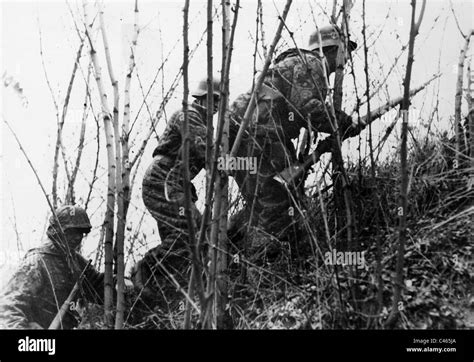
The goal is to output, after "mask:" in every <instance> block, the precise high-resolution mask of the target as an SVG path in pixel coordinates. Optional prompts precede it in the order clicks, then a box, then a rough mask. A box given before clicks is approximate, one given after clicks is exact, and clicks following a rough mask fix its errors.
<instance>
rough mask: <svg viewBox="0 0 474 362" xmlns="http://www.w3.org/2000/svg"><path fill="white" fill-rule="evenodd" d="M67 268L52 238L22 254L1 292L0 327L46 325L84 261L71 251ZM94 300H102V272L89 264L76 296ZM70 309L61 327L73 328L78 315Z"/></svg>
mask: <svg viewBox="0 0 474 362" xmlns="http://www.w3.org/2000/svg"><path fill="white" fill-rule="evenodd" d="M71 253H72V256H71V264H72V265H73V267H72V268H73V270H71V269H70V268H69V267H68V263H67V261H66V257H65V254H64V253H63V252H62V251H61V250H60V249H59V248H58V247H57V246H55V245H54V244H53V243H52V242H51V241H49V240H48V242H47V243H45V244H43V245H42V246H41V247H39V248H35V249H31V250H29V251H28V252H27V254H26V255H25V258H24V260H23V261H22V263H21V265H20V267H19V269H18V270H17V271H16V272H15V273H14V275H13V276H12V278H11V279H10V280H9V282H8V283H7V285H6V286H5V288H4V289H3V291H2V292H1V293H0V328H4V329H23V328H31V326H30V323H34V322H35V323H38V324H39V325H40V326H41V327H43V328H48V327H49V325H50V324H51V322H52V321H53V319H54V317H55V316H56V314H57V313H58V311H59V308H61V306H62V304H63V303H64V301H65V300H66V299H67V297H68V296H69V293H70V292H71V290H72V289H73V287H74V284H75V283H76V281H77V280H78V278H79V275H80V274H81V272H82V270H83V269H84V268H85V266H86V264H87V261H86V260H85V259H84V258H83V257H82V256H81V255H80V254H79V253H77V252H73V251H71ZM80 297H81V298H85V299H87V300H89V301H93V302H95V303H102V300H103V274H101V273H98V272H97V271H95V270H94V269H93V268H92V267H89V268H88V270H87V272H86V273H85V278H84V279H83V282H82V285H81V288H80V292H79V293H77V295H76V298H75V300H74V301H77V299H78V298H80ZM73 309H74V308H69V310H68V312H67V313H66V315H65V316H64V318H63V323H62V329H72V328H74V327H75V326H76V325H77V323H78V321H77V317H78V314H77V312H75V311H74V310H73Z"/></svg>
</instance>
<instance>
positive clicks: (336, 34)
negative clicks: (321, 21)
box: [308, 25, 357, 51]
mask: <svg viewBox="0 0 474 362" xmlns="http://www.w3.org/2000/svg"><path fill="white" fill-rule="evenodd" d="M319 34H321V44H320V43H319ZM341 43H342V39H341V36H340V31H339V29H338V28H337V27H336V26H334V25H327V26H323V27H322V28H320V29H319V31H318V30H316V31H314V32H313V33H312V34H311V35H310V36H309V42H308V49H309V50H316V49H318V48H319V47H320V45H321V47H322V48H324V47H327V46H333V45H335V46H339V45H340V44H341ZM348 45H349V50H350V51H353V50H354V49H355V48H357V43H356V42H354V41H352V40H349V44H348Z"/></svg>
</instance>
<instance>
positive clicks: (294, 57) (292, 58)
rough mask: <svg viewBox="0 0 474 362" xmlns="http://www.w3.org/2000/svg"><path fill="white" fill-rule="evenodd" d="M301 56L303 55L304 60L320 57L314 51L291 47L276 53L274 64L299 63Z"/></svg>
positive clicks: (318, 58) (319, 58)
mask: <svg viewBox="0 0 474 362" xmlns="http://www.w3.org/2000/svg"><path fill="white" fill-rule="evenodd" d="M302 56H303V57H305V58H306V60H308V59H311V60H319V61H320V60H321V57H320V56H319V54H318V53H316V52H312V51H310V50H307V49H303V48H291V49H288V50H285V51H284V52H283V53H281V54H280V55H278V56H277V57H276V59H275V64H276V65H283V64H285V63H286V64H288V63H300V62H302V61H303V59H302Z"/></svg>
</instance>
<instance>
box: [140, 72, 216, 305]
mask: <svg viewBox="0 0 474 362" xmlns="http://www.w3.org/2000/svg"><path fill="white" fill-rule="evenodd" d="M213 84H214V85H213V87H214V91H213V95H214V109H213V110H212V112H213V114H215V113H216V112H217V110H218V104H219V98H220V97H219V82H218V81H216V80H214V81H213ZM207 93H208V89H207V80H206V79H204V80H202V81H201V82H200V83H199V86H198V88H197V89H196V91H194V92H193V93H192V96H193V97H194V98H195V100H194V101H193V103H192V104H191V105H190V107H189V108H188V120H189V135H190V146H189V165H190V177H191V179H193V178H194V177H196V175H197V174H198V173H199V172H200V171H201V169H203V168H204V166H205V159H206V135H207V127H206V118H207V108H206V105H207ZM183 119H184V113H183V111H182V110H181V111H177V112H176V113H174V114H173V115H172V117H171V119H170V120H169V122H168V124H167V126H166V129H165V131H164V133H163V135H162V137H161V138H160V140H159V143H158V146H157V147H156V149H155V150H154V152H153V162H152V163H151V165H150V166H149V167H148V169H147V171H146V173H145V176H144V178H143V183H142V186H143V189H142V197H143V202H144V204H145V206H146V208H147V209H148V211H149V212H150V213H151V215H152V216H153V218H154V219H155V220H156V222H157V225H158V232H159V234H160V238H161V244H160V245H159V246H158V247H156V248H154V249H152V250H149V251H148V252H147V253H146V255H145V257H144V258H143V259H142V260H141V261H140V262H138V263H137V265H136V266H135V267H134V270H133V272H132V278H133V281H134V284H135V286H136V287H138V288H141V289H144V291H145V292H146V293H145V294H148V295H150V296H151V295H156V293H153V289H156V287H158V289H159V290H160V292H159V293H161V295H159V297H160V299H163V298H165V301H166V299H169V298H171V299H174V297H173V296H172V294H170V293H168V292H167V289H169V290H174V291H175V292H176V286H175V284H174V283H175V281H177V282H178V283H179V284H180V285H181V286H185V285H186V284H187V269H188V267H189V256H188V248H187V246H186V245H187V240H188V235H187V234H188V232H187V229H188V225H187V221H186V217H185V207H184V189H183V177H182V163H181V144H182V138H183V135H182V129H181V127H182V122H183ZM191 191H192V202H193V203H192V210H191V211H192V214H193V219H194V222H195V230H198V228H199V225H200V220H201V214H200V212H199V211H198V209H197V208H196V206H195V204H194V203H195V202H196V201H197V194H196V189H195V187H194V185H193V184H191ZM170 274H172V275H173V278H174V279H175V281H173V280H172V279H170V277H171V276H170ZM153 279H154V283H152V282H153ZM152 284H154V285H152ZM165 285H166V286H167V287H169V288H165V287H164V286H165ZM147 292H149V293H147Z"/></svg>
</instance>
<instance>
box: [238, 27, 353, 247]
mask: <svg viewBox="0 0 474 362" xmlns="http://www.w3.org/2000/svg"><path fill="white" fill-rule="evenodd" d="M320 38H321V40H320ZM341 44H342V39H341V35H340V31H339V29H337V28H336V27H335V26H326V27H323V28H321V29H320V31H319V32H318V31H315V32H314V33H312V34H311V36H310V38H309V44H308V49H296V48H295V49H289V50H287V51H285V52H283V53H282V54H280V55H279V56H278V57H277V58H276V59H275V62H274V66H273V67H272V68H271V69H269V71H268V72H267V74H266V75H265V79H264V82H263V87H262V90H261V92H260V93H259V95H258V101H257V106H256V110H255V114H254V118H253V120H252V122H251V124H250V127H249V130H248V131H247V132H246V133H245V134H244V138H243V140H242V143H241V146H240V148H239V151H238V156H240V157H242V156H246V157H256V158H257V164H258V165H259V172H257V173H256V174H251V173H249V172H248V171H237V172H236V173H235V175H234V176H235V180H236V182H237V184H238V185H239V188H240V190H241V193H242V195H243V197H244V199H245V201H246V203H247V205H252V206H253V207H252V210H251V212H252V215H253V216H254V217H253V218H252V221H251V222H252V225H254V226H257V227H258V228H260V229H263V230H264V231H265V232H268V233H270V234H272V235H274V236H276V237H278V238H279V239H285V240H288V239H289V238H290V239H291V237H294V234H293V233H292V232H290V229H289V227H290V226H291V225H292V223H293V216H292V213H293V212H294V214H295V215H296V211H294V210H291V209H290V207H291V206H292V202H291V197H290V195H289V193H288V192H287V189H286V187H285V185H283V184H281V183H280V182H278V181H276V180H275V179H274V177H275V176H276V175H277V174H278V173H280V172H281V171H283V170H284V169H285V168H287V167H289V166H291V165H294V164H295V163H296V161H297V157H296V150H295V148H294V145H293V143H292V141H291V140H292V139H293V138H297V137H298V136H299V132H300V129H301V128H306V129H308V128H311V129H310V131H314V132H324V133H332V127H331V122H332V123H333V124H334V120H333V119H332V115H331V112H330V108H329V106H327V105H326V104H325V99H326V95H327V87H326V79H327V77H329V75H330V74H331V73H333V72H334V71H335V70H336V57H337V52H338V48H339V46H340V45H341ZM356 46H357V45H356V43H355V42H353V41H349V50H350V51H353V50H354V49H355V48H356ZM320 48H322V50H323V53H324V58H323V57H321V56H320V55H319V50H320ZM324 70H325V71H324ZM250 98H251V92H248V93H245V94H241V95H240V96H239V97H238V98H237V99H236V100H235V101H234V102H233V104H232V105H231V112H230V114H231V121H232V122H231V132H230V134H231V143H232V142H233V138H234V137H235V135H236V132H237V129H238V127H239V125H240V123H241V122H242V119H243V116H244V113H245V110H246V109H247V106H248V103H249V100H250ZM336 116H337V117H338V122H339V127H340V131H341V133H344V132H350V126H351V125H352V119H351V117H350V116H348V115H347V114H345V113H343V112H341V113H340V114H337V115H336ZM290 187H291V186H290ZM288 233H289V234H288Z"/></svg>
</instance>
